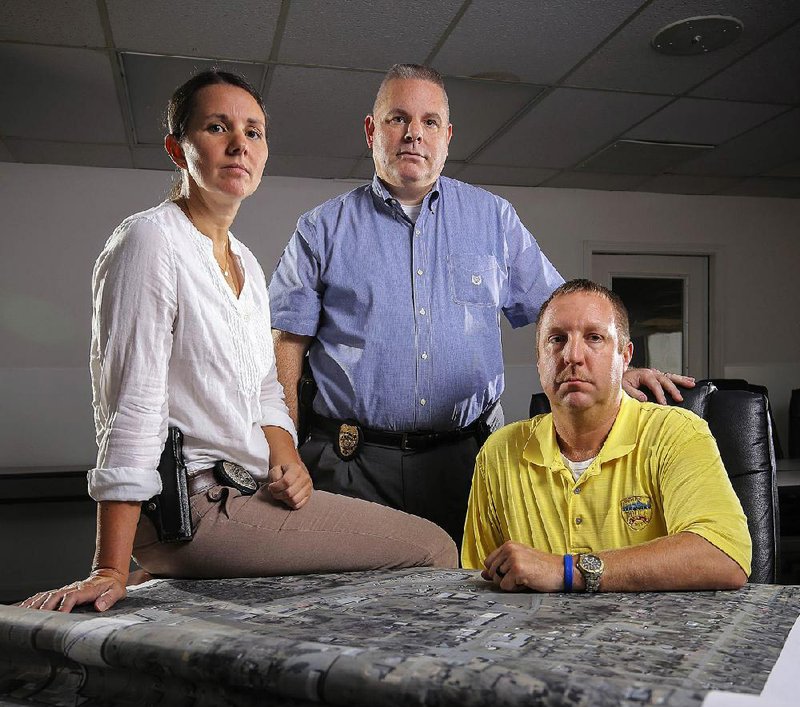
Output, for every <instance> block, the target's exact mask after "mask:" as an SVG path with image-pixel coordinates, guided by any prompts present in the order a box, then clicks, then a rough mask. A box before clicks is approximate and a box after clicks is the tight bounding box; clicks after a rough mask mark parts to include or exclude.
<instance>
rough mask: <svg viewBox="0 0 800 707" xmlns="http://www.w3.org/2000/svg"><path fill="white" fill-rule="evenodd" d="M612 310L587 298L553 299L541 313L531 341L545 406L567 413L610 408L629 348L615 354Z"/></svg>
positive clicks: (578, 294) (600, 300)
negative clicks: (534, 349) (533, 344)
mask: <svg viewBox="0 0 800 707" xmlns="http://www.w3.org/2000/svg"><path fill="white" fill-rule="evenodd" d="M619 336H620V334H619V332H618V330H617V325H616V322H615V320H614V308H613V306H612V304H611V302H609V301H608V300H607V299H606V298H605V297H603V296H602V295H598V294H595V293H593V292H573V293H571V294H566V295H561V296H559V297H556V298H555V299H554V300H553V301H552V302H551V303H550V306H549V307H548V308H547V310H546V311H545V313H544V316H543V317H542V321H541V323H540V325H539V334H538V338H537V347H536V348H537V355H538V361H537V368H538V369H539V378H540V380H541V383H542V388H543V389H544V392H545V394H546V395H547V397H548V399H549V400H550V405H551V406H552V407H553V408H554V409H555V408H557V407H561V408H567V409H571V410H589V409H591V408H593V407H603V406H608V407H613V406H616V405H617V403H618V402H619V398H620V394H621V390H622V374H623V373H624V372H625V369H627V367H628V364H629V363H630V362H631V355H632V354H633V344H631V343H630V342H628V343H627V344H626V345H625V346H623V347H622V351H620V346H619Z"/></svg>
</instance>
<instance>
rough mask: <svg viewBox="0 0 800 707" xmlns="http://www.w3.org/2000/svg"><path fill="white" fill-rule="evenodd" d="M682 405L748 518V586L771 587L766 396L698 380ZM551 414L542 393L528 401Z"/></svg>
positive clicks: (771, 474)
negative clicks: (695, 419) (715, 451)
mask: <svg viewBox="0 0 800 707" xmlns="http://www.w3.org/2000/svg"><path fill="white" fill-rule="evenodd" d="M681 393H682V394H683V402H682V403H675V402H671V403H670V404H672V405H678V406H680V407H683V408H686V409H687V410H691V411H692V412H693V413H695V415H698V416H699V417H702V418H703V419H704V420H705V421H706V422H708V427H709V429H710V430H711V434H713V435H714V438H715V439H716V440H717V446H718V447H719V453H720V456H721V457H722V462H723V463H724V464H725V469H726V470H727V472H728V477H729V478H730V480H731V485H732V486H733V490H734V491H735V492H736V495H737V496H738V497H739V501H740V502H741V504H742V508H743V509H744V512H745V515H746V516H747V527H748V529H749V530H750V537H751V538H752V540H753V561H752V568H751V572H750V582H753V583H756V584H774V583H775V578H776V576H777V565H778V543H779V528H780V524H779V522H778V487H777V484H776V480H775V450H774V447H773V442H772V439H773V438H772V423H771V420H770V412H769V401H768V400H767V396H766V395H764V394H763V393H760V392H755V391H752V390H720V389H718V388H717V387H716V386H715V385H714V383H713V382H712V381H710V380H701V381H698V382H697V385H696V386H695V387H694V388H692V389H688V390H683V391H681ZM546 412H550V403H549V401H548V400H547V397H546V396H545V394H544V393H535V394H534V395H533V396H532V398H531V405H530V413H531V417H533V416H534V415H541V414H543V413H546Z"/></svg>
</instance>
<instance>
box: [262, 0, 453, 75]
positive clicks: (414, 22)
mask: <svg viewBox="0 0 800 707" xmlns="http://www.w3.org/2000/svg"><path fill="white" fill-rule="evenodd" d="M275 4H276V5H277V4H278V3H275ZM461 5H462V0H438V1H437V2H430V1H429V0H404V2H397V1H396V0H348V2H347V7H346V8H345V7H344V6H343V5H342V3H341V2H317V3H314V5H313V11H312V12H310V11H309V9H310V8H309V3H308V2H293V3H292V4H291V5H290V6H289V14H288V17H287V20H286V28H285V29H284V32H283V37H282V39H281V45H280V51H279V53H278V60H279V61H281V62H288V63H298V64H323V65H327V66H341V67H356V68H366V69H379V70H381V71H385V70H386V69H388V68H389V67H390V66H391V65H392V64H393V63H394V62H396V61H403V62H414V63H417V64H421V63H423V62H424V61H425V59H426V57H427V56H428V55H429V54H430V52H431V50H432V49H433V48H434V46H435V45H436V42H437V41H438V40H439V37H440V35H441V34H442V33H443V32H444V31H445V30H446V29H447V26H448V25H449V24H450V22H451V20H452V19H453V16H454V15H455V14H456V12H457V11H458V9H459V7H461Z"/></svg>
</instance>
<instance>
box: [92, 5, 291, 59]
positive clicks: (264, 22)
mask: <svg viewBox="0 0 800 707" xmlns="http://www.w3.org/2000/svg"><path fill="white" fill-rule="evenodd" d="M106 6H107V7H108V17H109V21H110V23H111V31H112V33H113V35H114V43H115V45H116V47H117V48H118V49H120V50H126V51H135V52H154V53H156V54H171V55H183V56H197V57H219V58H223V57H224V58H225V59H228V60H240V61H266V60H267V59H268V58H269V54H270V50H271V49H272V39H273V37H274V35H275V27H276V25H277V22H278V13H279V11H280V3H278V2H263V0H237V1H236V2H230V1H229V0H203V2H188V3H187V2H163V0H136V2H130V0H106Z"/></svg>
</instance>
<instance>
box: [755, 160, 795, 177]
mask: <svg viewBox="0 0 800 707" xmlns="http://www.w3.org/2000/svg"><path fill="white" fill-rule="evenodd" d="M762 176H764V177H800V160H795V161H794V162H787V163H786V164H782V165H781V166H780V167H775V168H774V169H771V170H769V172H765V173H764V174H763V175H762Z"/></svg>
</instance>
